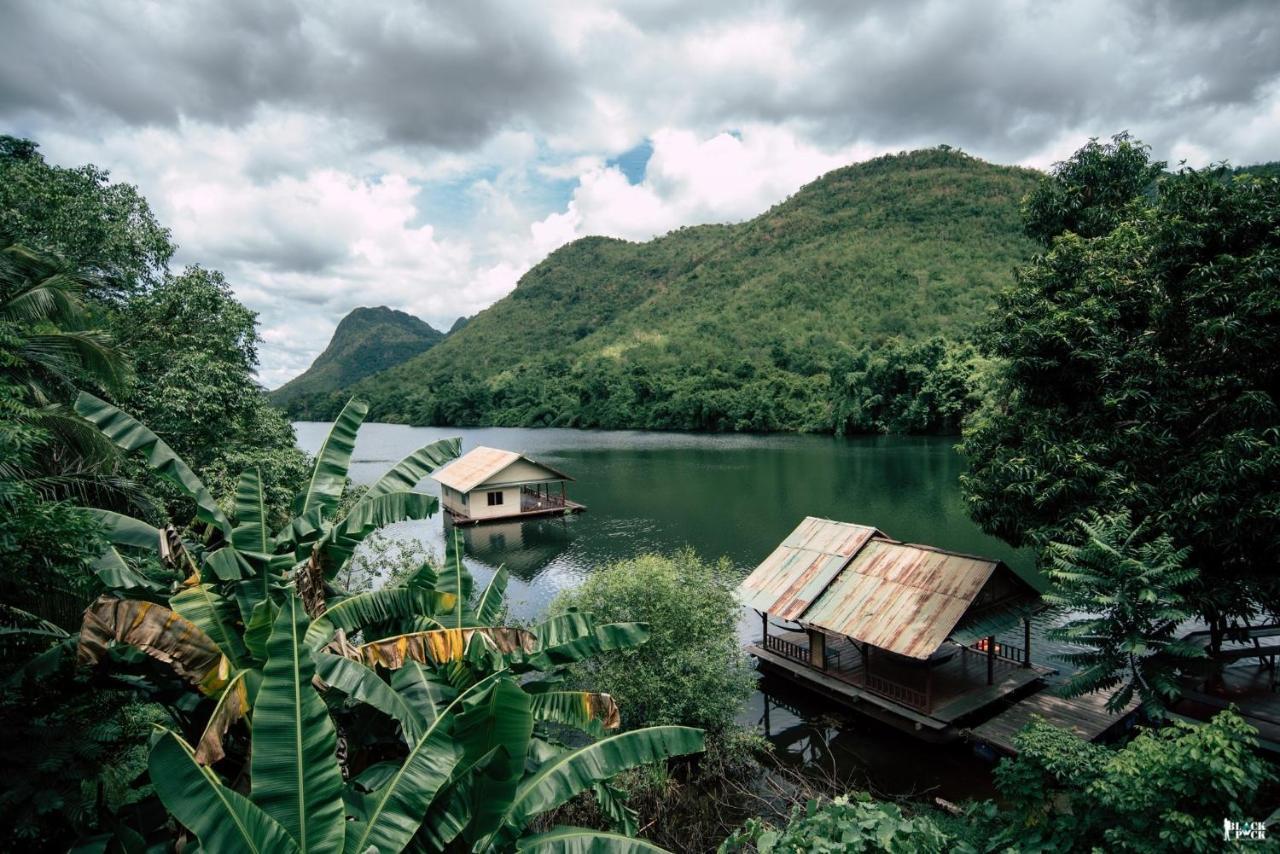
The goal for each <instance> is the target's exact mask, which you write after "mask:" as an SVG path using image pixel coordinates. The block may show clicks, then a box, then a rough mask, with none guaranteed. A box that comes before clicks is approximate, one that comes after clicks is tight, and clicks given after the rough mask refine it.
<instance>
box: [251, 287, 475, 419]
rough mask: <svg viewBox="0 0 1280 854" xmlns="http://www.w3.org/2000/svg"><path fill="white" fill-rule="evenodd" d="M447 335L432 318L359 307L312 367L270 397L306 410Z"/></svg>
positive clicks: (291, 410)
mask: <svg viewBox="0 0 1280 854" xmlns="http://www.w3.org/2000/svg"><path fill="white" fill-rule="evenodd" d="M455 325H456V324H455ZM443 338H444V333H443V332H440V331H439V330H437V329H433V328H432V327H431V326H430V325H429V324H427V323H426V322H424V321H422V320H419V319H418V318H416V317H414V316H413V315H411V314H406V313H404V312H403V311H396V310H395V309H391V308H387V307H386V306H385V305H380V306H377V307H376V308H357V309H354V310H353V311H352V312H351V313H350V314H348V315H347V316H346V317H344V318H342V322H341V323H339V324H338V328H337V329H335V330H334V332H333V338H332V339H330V341H329V346H328V347H326V348H325V349H324V352H323V353H321V354H320V355H319V356H317V357H316V360H315V361H314V362H312V363H311V367H309V368H307V370H306V371H304V372H303V373H301V374H299V375H298V376H296V377H294V378H293V379H291V380H289V382H287V383H285V384H284V385H282V386H280V388H278V389H276V390H275V391H273V392H271V393H270V395H269V397H270V399H271V402H272V403H274V404H275V405H276V406H280V407H283V408H284V409H285V410H286V411H287V412H289V414H290V415H298V414H305V413H306V412H307V411H309V409H310V408H311V407H313V406H314V405H315V404H316V402H317V401H319V402H320V405H321V406H325V405H327V402H328V398H329V395H330V393H332V392H334V391H336V390H338V389H342V388H345V387H346V386H349V385H351V384H352V383H354V382H356V381H358V380H361V379H364V378H365V377H367V376H369V375H370V374H375V373H377V372H378V371H381V370H384V369H386V368H389V367H392V366H393V365H398V364H400V363H402V362H404V361H405V360H406V359H410V358H413V357H414V356H416V355H418V354H419V353H421V352H423V351H424V350H427V349H429V348H431V347H433V346H435V345H436V344H438V343H439V342H440V341H441V340H442V339H443Z"/></svg>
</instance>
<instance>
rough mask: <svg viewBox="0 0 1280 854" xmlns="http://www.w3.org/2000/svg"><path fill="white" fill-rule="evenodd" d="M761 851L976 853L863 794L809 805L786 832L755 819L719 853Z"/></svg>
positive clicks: (921, 818) (921, 819)
mask: <svg viewBox="0 0 1280 854" xmlns="http://www.w3.org/2000/svg"><path fill="white" fill-rule="evenodd" d="M739 851H757V852H759V854H796V852H810V851H848V852H858V851H886V852H890V854H916V852H919V854H943V852H957V854H963V852H967V851H973V849H972V848H971V847H969V846H967V845H965V844H963V843H960V842H958V841H957V840H955V839H953V838H951V837H949V836H947V834H945V833H943V832H942V831H941V830H939V829H938V827H937V825H935V824H934V823H933V822H932V821H931V820H930V819H929V818H928V816H925V815H917V816H914V817H911V818H908V817H906V816H905V815H903V812H902V809H901V808H900V807H898V806H897V805H895V804H890V803H884V802H882V801H876V800H874V799H872V797H871V796H870V795H867V794H865V793H862V792H859V793H856V794H854V795H853V796H852V797H838V798H835V799H834V800H831V801H828V802H826V803H819V802H818V801H815V800H810V801H809V802H808V803H807V804H805V805H804V806H803V807H800V806H796V807H794V808H793V809H792V812H791V820H790V821H789V822H788V823H787V825H786V826H785V827H783V828H781V829H778V828H774V827H771V826H769V825H768V824H767V823H766V822H762V821H760V820H758V819H753V820H751V821H749V822H747V824H746V825H745V826H744V827H743V828H742V829H741V830H739V831H737V832H736V833H734V834H733V835H732V836H730V837H729V838H728V839H726V840H725V841H724V844H722V845H721V846H720V854H736V852H739Z"/></svg>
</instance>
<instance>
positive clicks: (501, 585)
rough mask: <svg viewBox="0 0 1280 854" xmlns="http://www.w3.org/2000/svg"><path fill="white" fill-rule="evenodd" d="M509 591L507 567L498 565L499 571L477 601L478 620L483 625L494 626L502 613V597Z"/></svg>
mask: <svg viewBox="0 0 1280 854" xmlns="http://www.w3.org/2000/svg"><path fill="white" fill-rule="evenodd" d="M506 592H507V569H506V567H504V566H500V567H498V571H497V572H495V573H494V574H493V578H491V579H489V586H488V587H486V588H485V589H484V593H482V594H480V601H479V602H477V603H476V622H477V623H479V624H480V625H482V626H494V625H497V623H498V617H499V616H500V615H501V613H502V597H503V596H505V595H506Z"/></svg>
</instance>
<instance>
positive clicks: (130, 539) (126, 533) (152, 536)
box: [87, 507, 164, 552]
mask: <svg viewBox="0 0 1280 854" xmlns="http://www.w3.org/2000/svg"><path fill="white" fill-rule="evenodd" d="M87 509H88V511H89V514H90V515H91V516H93V517H94V519H95V520H96V521H97V522H98V524H99V525H101V526H102V533H103V535H104V536H106V538H107V542H109V543H111V544H112V545H115V546H132V547H133V548H137V549H147V550H148V551H153V552H159V551H160V541H161V539H162V538H163V536H164V535H163V534H162V533H161V532H160V529H159V528H157V527H155V526H154V525H148V524H147V523H146V522H143V521H142V520H141V519H135V518H133V517H132V516H125V515H124V514H123V513H114V512H112V511H110V510H99V509H98V508H96V507H91V508H87Z"/></svg>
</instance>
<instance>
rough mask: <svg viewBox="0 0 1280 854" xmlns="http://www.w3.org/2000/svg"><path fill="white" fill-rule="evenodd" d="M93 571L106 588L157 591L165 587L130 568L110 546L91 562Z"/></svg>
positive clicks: (124, 590)
mask: <svg viewBox="0 0 1280 854" xmlns="http://www.w3.org/2000/svg"><path fill="white" fill-rule="evenodd" d="M93 572H94V574H95V575H97V576H98V580H99V581H101V582H102V584H103V586H104V587H106V588H107V589H108V590H116V591H121V592H127V591H131V590H136V591H139V592H141V593H159V592H160V591H162V590H164V589H165V585H163V584H161V583H160V582H158V581H152V580H151V579H150V578H147V577H146V576H144V575H142V574H141V573H138V572H135V571H134V570H133V569H131V568H130V566H129V564H127V563H125V560H124V558H122V557H121V556H120V552H118V551H116V550H115V549H114V548H112V547H110V546H108V547H107V550H106V551H105V552H103V553H102V554H101V555H100V556H99V557H98V559H97V560H95V561H94V562H93Z"/></svg>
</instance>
